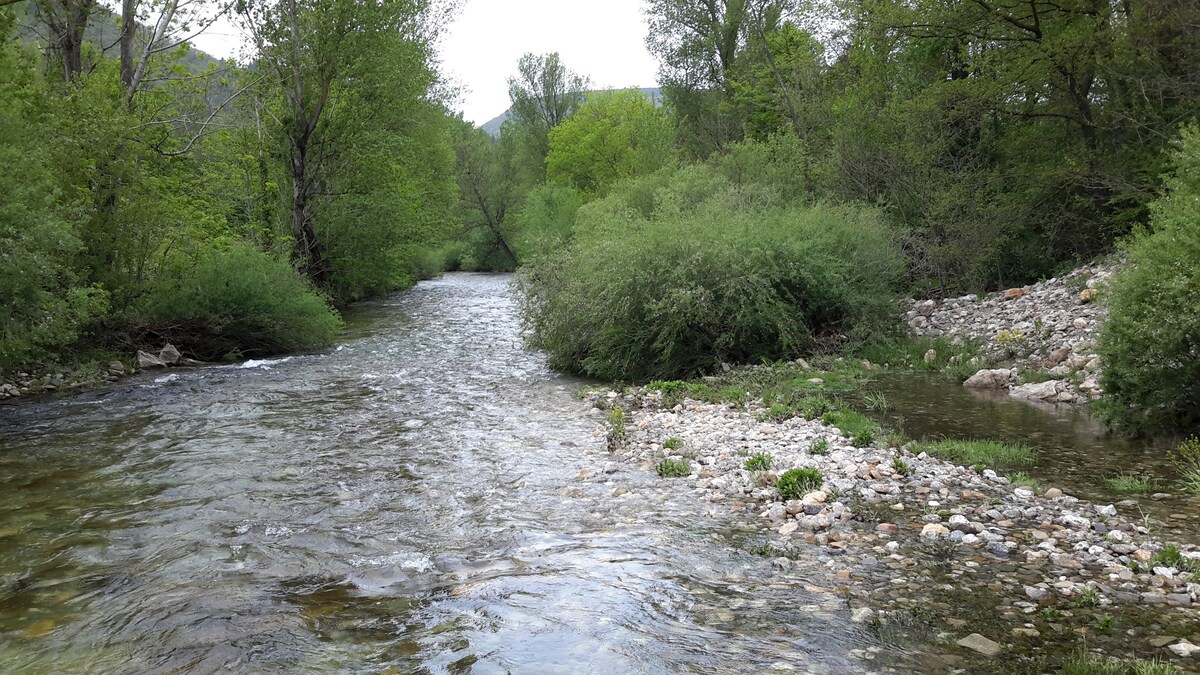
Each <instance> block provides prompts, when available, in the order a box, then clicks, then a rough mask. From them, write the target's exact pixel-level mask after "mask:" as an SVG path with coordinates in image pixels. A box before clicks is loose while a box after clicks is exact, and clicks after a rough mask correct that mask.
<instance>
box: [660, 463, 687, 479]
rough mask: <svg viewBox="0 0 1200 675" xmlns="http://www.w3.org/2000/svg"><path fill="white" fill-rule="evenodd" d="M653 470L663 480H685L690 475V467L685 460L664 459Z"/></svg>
mask: <svg viewBox="0 0 1200 675" xmlns="http://www.w3.org/2000/svg"><path fill="white" fill-rule="evenodd" d="M655 469H656V470H657V471H658V475H660V476H662V477H663V478H687V477H688V476H690V475H691V473H692V466H691V465H690V464H688V462H687V460H686V459H664V460H662V461H661V462H659V463H658V465H657V466H656V467H655Z"/></svg>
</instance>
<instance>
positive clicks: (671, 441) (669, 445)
mask: <svg viewBox="0 0 1200 675" xmlns="http://www.w3.org/2000/svg"><path fill="white" fill-rule="evenodd" d="M663 447H664V448H666V449H667V450H678V449H680V448H682V447H683V440H682V439H679V438H675V437H671V438H668V439H667V440H665V441H663Z"/></svg>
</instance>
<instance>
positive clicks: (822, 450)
mask: <svg viewBox="0 0 1200 675" xmlns="http://www.w3.org/2000/svg"><path fill="white" fill-rule="evenodd" d="M808 453H809V454H810V455H828V454H829V441H827V440H825V439H824V438H822V439H821V440H819V441H817V442H816V443H813V444H812V447H811V448H809V449H808Z"/></svg>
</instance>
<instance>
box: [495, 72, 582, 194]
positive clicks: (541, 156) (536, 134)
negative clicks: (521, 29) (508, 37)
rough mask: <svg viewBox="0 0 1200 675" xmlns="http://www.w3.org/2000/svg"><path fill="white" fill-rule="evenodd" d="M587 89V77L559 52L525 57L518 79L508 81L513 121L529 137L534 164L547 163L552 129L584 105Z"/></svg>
mask: <svg viewBox="0 0 1200 675" xmlns="http://www.w3.org/2000/svg"><path fill="white" fill-rule="evenodd" d="M587 86H588V83H587V80H586V79H585V78H583V77H580V76H579V75H577V74H576V73H574V72H572V71H571V70H569V69H568V68H567V67H566V66H564V65H563V64H562V61H561V60H560V59H559V56H558V53H557V52H554V53H551V54H543V55H540V56H539V55H534V54H525V55H524V56H522V57H521V60H520V62H519V63H518V64H517V76H516V77H510V78H509V79H508V97H509V99H510V100H511V101H512V108H511V110H512V120H513V122H514V124H515V125H516V128H517V129H518V130H519V131H520V132H521V133H522V134H524V135H525V136H526V139H527V143H528V145H529V151H530V154H531V155H532V161H533V163H535V164H538V163H541V162H544V161H545V160H546V155H548V154H549V153H550V130H551V129H553V128H554V127H557V126H558V125H560V124H562V123H563V121H565V120H566V119H567V118H568V117H570V116H571V114H572V113H574V112H575V110H576V109H577V108H578V107H579V106H580V105H581V104H582V103H583V98H584V93H585V92H586V91H587ZM541 177H542V175H541V172H540V171H539V175H538V178H539V179H540V178H541Z"/></svg>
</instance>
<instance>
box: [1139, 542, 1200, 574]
mask: <svg viewBox="0 0 1200 675" xmlns="http://www.w3.org/2000/svg"><path fill="white" fill-rule="evenodd" d="M1147 566H1148V567H1149V568H1150V569H1154V568H1155V567H1174V568H1175V569H1177V570H1180V571H1181V572H1197V571H1200V562H1197V561H1195V560H1193V559H1191V558H1189V557H1187V556H1185V555H1184V554H1183V552H1182V551H1180V550H1179V547H1178V546H1175V545H1171V546H1167V547H1165V548H1163V550H1161V551H1159V552H1158V553H1155V554H1154V557H1152V558H1150V563H1149V564H1148V565H1147Z"/></svg>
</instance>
